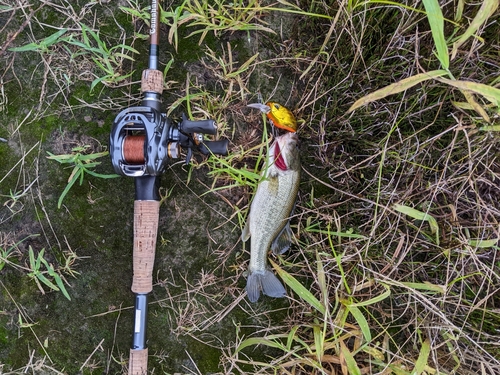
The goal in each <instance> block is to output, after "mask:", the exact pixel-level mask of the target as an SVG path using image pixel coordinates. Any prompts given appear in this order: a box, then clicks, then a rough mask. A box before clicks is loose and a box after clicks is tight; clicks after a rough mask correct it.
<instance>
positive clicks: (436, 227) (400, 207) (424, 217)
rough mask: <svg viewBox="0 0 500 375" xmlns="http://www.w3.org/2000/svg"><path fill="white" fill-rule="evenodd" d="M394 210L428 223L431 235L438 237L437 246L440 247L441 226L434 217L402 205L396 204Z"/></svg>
mask: <svg viewBox="0 0 500 375" xmlns="http://www.w3.org/2000/svg"><path fill="white" fill-rule="evenodd" d="M393 209H394V210H396V211H398V212H401V213H402V214H405V215H408V216H410V217H412V218H413V219H415V220H422V221H427V222H428V223H429V227H430V229H431V233H432V234H435V235H436V244H438V245H439V225H438V223H437V221H436V219H435V218H434V217H433V216H431V215H429V214H428V213H425V212H422V211H419V210H417V209H415V208H412V207H408V206H405V205H402V204H395V205H394V206H393Z"/></svg>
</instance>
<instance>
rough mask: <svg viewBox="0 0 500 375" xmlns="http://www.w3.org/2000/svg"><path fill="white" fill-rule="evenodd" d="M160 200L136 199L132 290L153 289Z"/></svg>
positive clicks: (140, 291)
mask: <svg viewBox="0 0 500 375" xmlns="http://www.w3.org/2000/svg"><path fill="white" fill-rule="evenodd" d="M159 211H160V202H158V201H137V200H136V201H134V251H133V270H134V276H133V280H132V292H134V293H141V294H147V293H149V292H151V290H152V289H153V265H154V261H155V249H156V237H157V235H158V217H159Z"/></svg>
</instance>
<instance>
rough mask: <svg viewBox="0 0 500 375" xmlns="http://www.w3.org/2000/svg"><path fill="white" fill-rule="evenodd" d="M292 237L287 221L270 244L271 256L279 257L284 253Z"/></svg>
mask: <svg viewBox="0 0 500 375" xmlns="http://www.w3.org/2000/svg"><path fill="white" fill-rule="evenodd" d="M292 237H293V233H292V228H290V221H288V222H287V223H286V225H285V227H284V228H283V229H282V230H281V232H280V233H279V234H278V235H277V236H276V238H275V239H274V240H273V242H272V243H271V250H272V251H273V254H276V255H279V254H283V253H284V252H286V251H287V250H288V249H289V248H290V245H291V244H292Z"/></svg>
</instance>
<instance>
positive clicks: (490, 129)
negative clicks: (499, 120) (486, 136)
mask: <svg viewBox="0 0 500 375" xmlns="http://www.w3.org/2000/svg"><path fill="white" fill-rule="evenodd" d="M479 130H482V131H487V132H500V125H491V126H482V127H480V128H479Z"/></svg>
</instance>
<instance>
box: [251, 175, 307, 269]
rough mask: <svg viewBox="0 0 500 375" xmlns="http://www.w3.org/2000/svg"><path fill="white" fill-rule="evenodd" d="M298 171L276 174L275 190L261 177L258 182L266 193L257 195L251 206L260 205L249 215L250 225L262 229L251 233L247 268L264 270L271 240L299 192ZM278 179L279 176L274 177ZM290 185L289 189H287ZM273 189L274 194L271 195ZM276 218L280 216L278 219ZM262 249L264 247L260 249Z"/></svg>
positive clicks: (284, 221)
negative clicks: (285, 203) (277, 182)
mask: <svg viewBox="0 0 500 375" xmlns="http://www.w3.org/2000/svg"><path fill="white" fill-rule="evenodd" d="M298 177H299V176H298V173H295V172H293V171H290V173H284V174H283V175H282V176H280V177H279V184H280V185H281V189H280V187H279V186H278V187H277V189H274V188H272V187H271V186H270V185H272V182H271V181H268V180H264V181H262V182H261V184H260V186H259V189H260V190H261V191H266V192H267V194H256V195H255V199H254V201H255V204H254V203H252V206H253V207H254V206H255V207H257V206H259V207H260V209H259V210H256V212H253V211H252V215H251V217H250V227H255V228H256V227H261V228H265V230H261V231H257V232H256V233H255V234H253V233H252V237H251V243H250V246H251V262H250V267H249V268H250V271H263V270H264V269H265V268H266V264H267V250H268V249H269V248H270V247H271V243H272V241H273V240H274V239H275V238H276V236H277V235H278V234H279V233H280V232H281V230H282V229H283V228H284V226H285V225H286V223H287V218H288V216H289V214H290V212H291V210H292V208H293V204H294V203H295V197H296V196H297V191H298V186H299V185H298V183H297V182H298ZM274 178H278V177H274ZM290 188H292V191H290V190H288V189H290ZM273 190H276V193H275V194H273ZM290 197H293V198H294V199H293V201H290ZM287 201H290V202H289V203H288V205H284V204H283V202H287ZM276 218H282V220H281V222H280V221H279V220H277V219H276ZM261 249H266V250H265V251H262V250H261Z"/></svg>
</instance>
